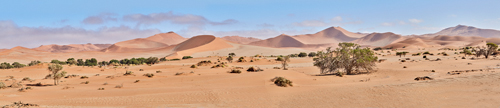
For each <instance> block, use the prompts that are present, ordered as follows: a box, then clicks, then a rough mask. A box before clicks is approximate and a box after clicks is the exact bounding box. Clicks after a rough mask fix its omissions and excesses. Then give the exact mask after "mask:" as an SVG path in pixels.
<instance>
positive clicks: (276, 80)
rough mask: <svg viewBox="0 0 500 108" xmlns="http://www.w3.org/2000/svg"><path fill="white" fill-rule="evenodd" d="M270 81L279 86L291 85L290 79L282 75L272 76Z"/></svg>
mask: <svg viewBox="0 0 500 108" xmlns="http://www.w3.org/2000/svg"><path fill="white" fill-rule="evenodd" d="M271 81H273V82H274V84H276V85H277V86H280V87H288V86H293V85H292V81H290V80H288V79H286V78H284V77H274V78H273V79H271Z"/></svg>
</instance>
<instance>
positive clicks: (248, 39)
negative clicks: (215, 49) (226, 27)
mask: <svg viewBox="0 0 500 108" xmlns="http://www.w3.org/2000/svg"><path fill="white" fill-rule="evenodd" d="M221 39H224V40H226V41H230V42H235V43H239V44H249V43H252V42H256V41H261V40H262V39H258V38H253V37H240V36H224V37H222V38H221Z"/></svg>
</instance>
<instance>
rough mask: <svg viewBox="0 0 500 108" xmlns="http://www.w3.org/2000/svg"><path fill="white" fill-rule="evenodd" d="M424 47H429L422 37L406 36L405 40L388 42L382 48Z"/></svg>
mask: <svg viewBox="0 0 500 108" xmlns="http://www.w3.org/2000/svg"><path fill="white" fill-rule="evenodd" d="M403 47H405V48H425V47H429V45H427V44H426V43H425V42H424V41H423V40H422V39H420V38H416V37H415V38H408V39H406V40H403V41H400V42H397V43H393V44H389V45H386V46H384V48H403Z"/></svg>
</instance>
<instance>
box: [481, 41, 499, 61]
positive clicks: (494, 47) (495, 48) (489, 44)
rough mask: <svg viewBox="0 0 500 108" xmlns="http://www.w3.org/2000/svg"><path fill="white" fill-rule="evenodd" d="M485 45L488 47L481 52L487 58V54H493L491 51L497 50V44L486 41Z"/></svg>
mask: <svg viewBox="0 0 500 108" xmlns="http://www.w3.org/2000/svg"><path fill="white" fill-rule="evenodd" d="M486 46H488V48H487V49H486V50H485V52H484V53H483V54H484V57H486V58H488V56H490V55H491V54H493V52H495V51H496V50H497V48H498V45H497V44H494V43H486Z"/></svg>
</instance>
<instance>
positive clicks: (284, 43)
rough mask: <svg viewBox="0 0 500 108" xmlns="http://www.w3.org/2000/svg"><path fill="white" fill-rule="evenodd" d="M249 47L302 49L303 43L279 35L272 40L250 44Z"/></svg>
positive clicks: (290, 37)
mask: <svg viewBox="0 0 500 108" xmlns="http://www.w3.org/2000/svg"><path fill="white" fill-rule="evenodd" d="M249 45H255V46H264V47H275V48H279V47H302V46H304V43H302V42H301V41H299V40H297V39H295V38H294V37H292V36H288V35H285V34H281V35H279V36H277V37H274V38H269V39H266V40H262V41H257V42H252V43H249Z"/></svg>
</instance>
